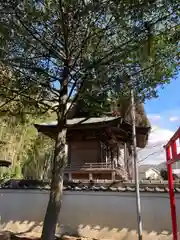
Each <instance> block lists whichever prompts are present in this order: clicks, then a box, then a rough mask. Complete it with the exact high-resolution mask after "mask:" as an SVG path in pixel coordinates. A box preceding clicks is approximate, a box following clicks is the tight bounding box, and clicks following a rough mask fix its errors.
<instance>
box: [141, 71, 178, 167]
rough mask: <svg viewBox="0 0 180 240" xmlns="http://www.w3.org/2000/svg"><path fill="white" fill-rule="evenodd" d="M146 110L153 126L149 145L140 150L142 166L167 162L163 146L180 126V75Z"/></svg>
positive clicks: (166, 86) (152, 100)
mask: <svg viewBox="0 0 180 240" xmlns="http://www.w3.org/2000/svg"><path fill="white" fill-rule="evenodd" d="M145 109H146V112H147V115H148V117H149V119H150V122H151V125H152V132H151V133H150V136H149V141H148V145H147V147H146V148H145V149H143V150H140V152H139V160H143V159H145V160H144V161H142V164H159V163H161V162H164V161H165V160H166V157H165V151H164V149H163V145H164V144H165V143H167V141H168V140H169V139H170V137H171V136H172V135H173V134H174V132H175V131H176V130H177V129H178V127H179V126H180V73H179V75H178V76H177V77H176V78H174V79H172V80H171V83H170V84H168V85H165V86H164V88H163V89H159V97H158V98H157V99H151V100H149V101H147V102H146V104H145Z"/></svg>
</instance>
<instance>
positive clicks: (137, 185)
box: [131, 89, 142, 240]
mask: <svg viewBox="0 0 180 240" xmlns="http://www.w3.org/2000/svg"><path fill="white" fill-rule="evenodd" d="M131 117H132V138H133V159H134V177H135V185H136V207H137V223H138V239H139V240H142V218H141V203H140V194H139V172H138V164H137V149H136V145H137V142H136V113H135V103H134V91H133V89H132V90H131Z"/></svg>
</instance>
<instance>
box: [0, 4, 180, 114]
mask: <svg viewBox="0 0 180 240" xmlns="http://www.w3.org/2000/svg"><path fill="white" fill-rule="evenodd" d="M59 4H60V5H59ZM1 10H2V12H3V13H2V17H1V25H2V26H3V27H2V29H1V30H0V36H1V40H2V41H1V50H0V56H1V58H0V59H1V63H2V64H4V65H5V66H8V68H9V71H10V72H11V74H12V76H13V77H12V78H13V79H14V80H13V81H11V84H10V86H8V87H7V85H6V84H5V85H4V86H3V89H4V94H3V96H4V97H5V98H7V97H8V96H16V95H18V96H16V97H15V99H16V104H15V106H17V110H16V111H15V112H17V115H18V114H21V112H18V111H19V110H18V109H23V112H24V111H27V109H28V108H29V107H30V106H31V109H30V110H31V111H35V112H36V111H37V109H39V110H40V112H41V110H42V109H43V110H44V111H47V109H52V110H53V111H56V110H57V108H54V107H52V104H50V102H52V103H53V104H54V103H55V102H58V101H59V99H60V98H59V97H61V94H62V93H63V91H59V90H58V89H57V88H59V87H62V79H63V76H64V75H63V72H62V71H63V68H64V65H65V62H67V65H68V87H69V89H70V90H69V96H68V97H67V98H68V99H70V98H71V97H72V96H73V99H74V100H75V101H76V99H77V94H78V95H79V94H80V95H82V94H83V93H84V92H85V90H86V91H89V95H90V96H88V97H87V94H85V95H83V98H84V100H85V101H86V102H88V104H90V103H89V102H90V101H93V102H94V104H95V106H94V108H95V109H97V111H96V112H98V109H99V108H101V105H102V104H103V103H104V102H105V105H106V100H105V99H106V98H107V95H110V96H111V97H114V95H115V96H116V97H117V95H118V97H120V98H121V97H124V95H127V94H128V93H129V88H130V87H132V86H133V87H134V89H135V92H136V94H137V97H138V98H140V99H141V100H142V101H144V99H146V98H150V97H154V96H157V92H156V88H157V86H159V85H163V84H164V83H168V82H169V80H170V78H171V77H172V76H173V75H174V74H175V72H176V70H177V68H176V66H177V58H178V47H177V46H178V39H179V38H178V36H177V35H178V33H179V3H178V1H176V0H173V1H164V0H161V1H151V2H148V1H143V2H139V1H135V2H133V3H131V2H127V1H120V2H117V1H106V0H105V1H103V3H102V1H81V0H80V1H60V2H59V3H58V2H57V1H43V2H42V1H41V2H40V1H38V2H36V3H35V2H34V1H32V0H26V1H23V2H21V3H20V4H19V5H16V2H11V3H9V2H8V3H1ZM9 13H11V14H9ZM3 40H4V41H3ZM169 53H171V54H169ZM127 75H128V78H127V77H126V76H127ZM7 89H8V92H7ZM117 89H118V91H117ZM2 91H3V90H2ZM21 91H22V92H21ZM98 91H100V93H99V94H98V95H97V92H98ZM117 92H118V93H117ZM84 96H85V97H84ZM86 98H87V99H86ZM89 98H90V99H89ZM11 99H12V98H11ZM94 99H98V100H97V102H96V103H95V101H94ZM22 105H23V106H25V107H24V108H22ZM90 105H92V104H90ZM90 108H91V106H90ZM31 111H29V112H31Z"/></svg>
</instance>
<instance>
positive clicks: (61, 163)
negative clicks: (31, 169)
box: [41, 124, 67, 240]
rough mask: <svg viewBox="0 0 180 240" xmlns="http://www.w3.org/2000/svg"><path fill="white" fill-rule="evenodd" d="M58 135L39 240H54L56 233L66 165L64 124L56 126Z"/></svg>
mask: <svg viewBox="0 0 180 240" xmlns="http://www.w3.org/2000/svg"><path fill="white" fill-rule="evenodd" d="M58 125H59V127H58V133H57V138H56V142H55V150H54V159H53V172H52V181H51V191H50V198H49V202H48V206H47V210H46V215H45V219H44V225H43V230H42V236H41V238H42V239H43V240H54V236H55V232H56V224H57V222H58V216H59V212H60V209H61V203H62V194H63V175H64V167H65V166H66V163H67V156H66V153H65V145H66V128H64V124H62V125H61V124H58Z"/></svg>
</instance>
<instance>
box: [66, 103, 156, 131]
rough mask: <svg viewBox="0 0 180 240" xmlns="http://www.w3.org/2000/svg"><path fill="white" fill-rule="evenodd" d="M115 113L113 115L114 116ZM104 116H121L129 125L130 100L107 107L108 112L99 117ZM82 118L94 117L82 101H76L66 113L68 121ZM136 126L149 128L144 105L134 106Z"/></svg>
mask: <svg viewBox="0 0 180 240" xmlns="http://www.w3.org/2000/svg"><path fill="white" fill-rule="evenodd" d="M114 113H115V114H114ZM104 116H121V117H122V118H123V119H124V121H125V122H127V123H129V124H131V123H132V121H131V106H130V100H128V101H127V100H126V101H119V102H116V103H113V104H111V105H110V106H109V111H108V112H104V113H103V109H102V114H101V117H104ZM83 117H95V116H93V115H91V113H89V112H88V109H86V108H85V106H84V103H83V101H81V100H80V101H78V102H77V103H75V104H74V105H73V107H72V108H71V109H70V111H69V113H68V119H72V118H83ZM136 126H137V127H148V128H150V127H151V125H150V122H149V119H148V117H147V115H146V112H145V109H144V104H143V103H137V104H136Z"/></svg>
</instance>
